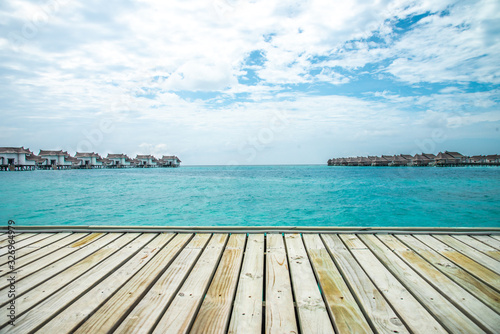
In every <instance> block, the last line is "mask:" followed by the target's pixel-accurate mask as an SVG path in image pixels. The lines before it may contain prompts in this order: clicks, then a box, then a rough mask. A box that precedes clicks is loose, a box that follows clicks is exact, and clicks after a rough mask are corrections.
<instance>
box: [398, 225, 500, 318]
mask: <svg viewBox="0 0 500 334" xmlns="http://www.w3.org/2000/svg"><path fill="white" fill-rule="evenodd" d="M396 237H397V238H398V239H399V240H400V241H402V242H403V243H404V244H406V245H407V246H408V247H410V248H411V249H413V250H414V251H416V252H417V253H418V254H419V255H420V256H422V257H423V258H424V259H426V260H427V261H428V262H429V263H431V264H432V265H433V266H434V267H436V268H437V269H439V270H440V271H441V272H443V273H444V274H445V275H447V276H448V277H449V278H450V279H452V280H453V281H455V282H456V283H457V284H459V285H460V286H461V287H462V288H464V289H466V290H467V291H469V292H470V293H471V294H472V295H474V296H476V297H477V298H478V299H480V300H481V301H482V302H483V303H485V304H486V305H488V306H489V307H491V308H492V309H494V310H495V311H496V312H497V313H500V293H498V292H497V291H495V290H494V289H493V288H491V287H490V286H489V285H487V284H485V283H483V282H482V281H480V280H479V279H477V278H476V277H474V276H473V275H471V274H470V273H469V272H468V271H466V270H464V269H462V268H461V267H460V266H458V265H457V264H456V263H454V262H452V261H450V260H449V259H447V258H446V257H445V256H443V255H441V254H440V253H438V252H437V251H435V250H434V249H432V248H431V247H429V246H428V245H426V244H424V243H423V242H422V241H420V240H418V239H416V238H415V237H414V236H411V235H397V236H396ZM436 242H438V241H437V240H436Z"/></svg>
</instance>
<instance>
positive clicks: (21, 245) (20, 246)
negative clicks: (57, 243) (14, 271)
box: [0, 233, 53, 258]
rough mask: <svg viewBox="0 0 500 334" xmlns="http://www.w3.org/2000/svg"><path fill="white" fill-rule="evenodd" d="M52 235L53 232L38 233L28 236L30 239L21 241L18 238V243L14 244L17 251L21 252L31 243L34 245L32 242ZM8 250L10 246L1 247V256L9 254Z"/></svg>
mask: <svg viewBox="0 0 500 334" xmlns="http://www.w3.org/2000/svg"><path fill="white" fill-rule="evenodd" d="M52 235H53V234H52V233H38V234H36V235H34V236H32V237H31V238H28V239H24V240H21V241H19V240H16V243H15V244H14V245H15V247H16V252H19V251H21V250H22V249H23V248H25V247H28V246H29V245H32V244H34V243H36V242H38V241H40V240H43V239H45V238H48V237H50V236H52ZM7 252H8V247H4V248H1V249H0V258H2V257H4V256H5V255H7Z"/></svg>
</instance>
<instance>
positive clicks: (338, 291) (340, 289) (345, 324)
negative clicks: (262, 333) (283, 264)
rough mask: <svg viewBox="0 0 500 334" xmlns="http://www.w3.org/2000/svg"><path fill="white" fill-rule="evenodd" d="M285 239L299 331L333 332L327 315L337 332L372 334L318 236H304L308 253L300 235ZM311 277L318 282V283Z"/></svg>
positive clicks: (287, 236)
mask: <svg viewBox="0 0 500 334" xmlns="http://www.w3.org/2000/svg"><path fill="white" fill-rule="evenodd" d="M285 240H286V246H287V248H288V262H289V263H290V272H291V274H292V275H291V276H292V283H293V289H294V292H295V299H296V301H297V307H298V310H299V324H300V327H301V331H302V332H304V333H333V332H334V330H333V327H332V323H331V320H330V318H329V316H328V314H330V316H331V317H332V319H333V322H334V324H335V327H336V329H337V333H361V332H363V333H371V329H370V326H369V325H368V323H367V322H366V320H365V318H364V316H363V313H362V312H361V310H360V309H359V306H358V304H357V303H356V300H355V299H354V297H353V296H352V294H351V292H350V291H349V288H348V287H347V285H346V283H345V282H344V279H343V277H342V275H341V273H340V272H339V271H338V270H337V268H336V267H335V264H334V263H333V260H332V258H331V257H330V254H328V252H327V251H326V250H325V246H324V245H323V242H322V241H321V239H320V237H319V235H317V234H314V235H304V241H305V243H306V246H307V253H306V250H305V248H304V246H303V245H302V240H300V238H299V235H297V234H295V235H286V238H285ZM308 254H309V257H310V258H311V263H309V259H308ZM311 264H312V268H311ZM312 269H314V273H313V271H312ZM314 274H316V277H317V279H318V282H317V283H316V277H315V276H314ZM318 284H319V286H320V287H321V291H322V293H323V295H324V296H325V300H326V302H327V304H328V311H327V309H326V307H325V305H324V302H323V299H322V297H321V293H320V291H319V290H318Z"/></svg>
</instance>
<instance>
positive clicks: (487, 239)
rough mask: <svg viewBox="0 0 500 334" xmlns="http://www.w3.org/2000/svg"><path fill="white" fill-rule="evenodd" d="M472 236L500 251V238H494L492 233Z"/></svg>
mask: <svg viewBox="0 0 500 334" xmlns="http://www.w3.org/2000/svg"><path fill="white" fill-rule="evenodd" d="M471 237H473V238H474V239H476V240H479V241H481V242H482V243H485V244H486V245H488V246H490V247H493V248H495V249H496V250H499V251H500V240H497V239H495V238H492V237H491V235H471Z"/></svg>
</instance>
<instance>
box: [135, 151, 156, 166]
mask: <svg viewBox="0 0 500 334" xmlns="http://www.w3.org/2000/svg"><path fill="white" fill-rule="evenodd" d="M135 158H136V159H137V160H138V162H139V163H138V165H137V166H138V167H158V163H157V162H158V160H157V159H156V158H155V157H154V156H152V155H139V154H138V155H137V156H136V157H135Z"/></svg>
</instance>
